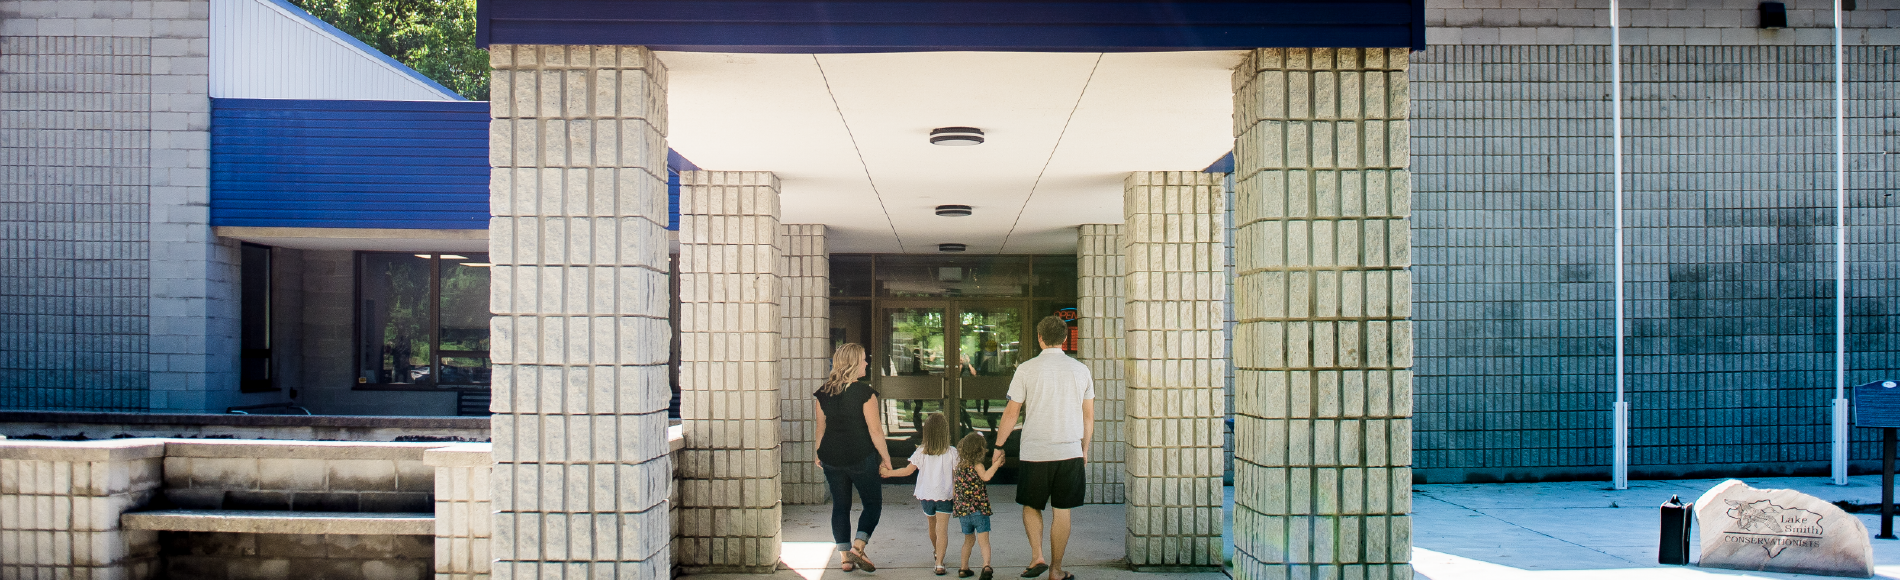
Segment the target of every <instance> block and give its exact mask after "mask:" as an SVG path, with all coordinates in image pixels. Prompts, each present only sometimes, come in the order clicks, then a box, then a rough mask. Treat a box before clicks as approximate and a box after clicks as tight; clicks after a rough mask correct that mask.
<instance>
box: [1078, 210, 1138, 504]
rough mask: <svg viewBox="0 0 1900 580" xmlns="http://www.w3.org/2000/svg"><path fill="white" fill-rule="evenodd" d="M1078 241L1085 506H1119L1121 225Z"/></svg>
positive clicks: (1084, 232) (1097, 228)
mask: <svg viewBox="0 0 1900 580" xmlns="http://www.w3.org/2000/svg"><path fill="white" fill-rule="evenodd" d="M1080 235H1081V238H1080V239H1079V240H1077V243H1076V256H1075V261H1076V266H1077V270H1078V272H1077V273H1078V274H1079V276H1078V277H1077V280H1076V284H1077V286H1078V287H1077V293H1076V297H1077V300H1076V304H1075V310H1076V318H1077V321H1076V324H1077V325H1078V326H1079V327H1080V328H1078V331H1079V334H1081V344H1080V345H1079V346H1080V347H1081V349H1080V352H1079V353H1077V354H1079V355H1081V356H1080V357H1079V358H1081V360H1082V364H1085V365H1088V367H1089V374H1090V375H1093V376H1094V377H1095V438H1094V439H1093V440H1092V441H1091V442H1090V443H1089V458H1088V502H1089V503H1122V502H1124V501H1127V500H1126V497H1127V496H1126V495H1125V494H1124V492H1123V489H1124V488H1123V484H1122V482H1123V480H1124V476H1126V475H1127V474H1128V470H1127V468H1126V467H1125V466H1124V464H1123V463H1122V461H1123V458H1124V457H1125V456H1126V455H1127V452H1128V447H1127V446H1126V445H1125V443H1126V440H1125V439H1123V437H1122V415H1123V410H1122V409H1123V406H1124V405H1123V402H1122V396H1123V385H1124V382H1125V381H1123V380H1122V372H1123V371H1124V370H1126V367H1125V365H1124V364H1123V363H1124V360H1123V359H1124V358H1126V355H1125V354H1124V350H1123V345H1124V344H1125V343H1126V342H1127V341H1126V340H1124V339H1125V336H1124V335H1123V330H1122V309H1123V307H1125V306H1126V304H1125V299H1124V298H1123V288H1122V286H1123V277H1124V270H1123V266H1122V226H1121V224H1082V227H1081V232H1080Z"/></svg>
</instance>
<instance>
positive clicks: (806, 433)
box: [778, 224, 831, 505]
mask: <svg viewBox="0 0 1900 580" xmlns="http://www.w3.org/2000/svg"><path fill="white" fill-rule="evenodd" d="M778 240H779V242H778V246H779V252H780V254H781V257H780V259H779V316H780V317H781V318H782V319H783V320H784V322H783V323H782V324H781V325H780V327H779V328H780V330H779V360H780V363H779V372H780V373H781V375H782V376H781V377H780V378H779V384H780V388H779V459H780V462H781V463H782V465H783V466H782V467H781V468H780V469H779V476H780V477H782V478H783V481H782V483H781V484H780V488H781V489H782V490H783V491H782V492H781V496H782V497H783V501H784V503H785V504H787V505H793V504H821V503H825V502H826V501H827V493H826V487H825V473H824V471H823V470H821V469H819V468H818V466H816V465H812V459H813V458H814V457H815V456H816V455H815V454H816V453H817V452H818V450H817V448H816V447H814V446H813V445H812V437H813V435H814V429H816V427H817V420H818V419H817V417H816V416H815V415H814V414H815V413H817V410H816V409H814V408H813V405H812V396H811V394H812V393H813V392H815V391H817V390H818V387H819V386H820V385H823V384H824V382H825V377H826V376H828V375H829V374H830V373H831V258H830V254H829V253H828V252H826V250H825V226H824V224H785V225H781V226H779V238H778Z"/></svg>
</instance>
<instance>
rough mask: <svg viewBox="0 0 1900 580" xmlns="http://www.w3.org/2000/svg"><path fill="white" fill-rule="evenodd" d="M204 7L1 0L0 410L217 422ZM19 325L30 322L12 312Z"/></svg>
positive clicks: (227, 326) (226, 280)
mask: <svg viewBox="0 0 1900 580" xmlns="http://www.w3.org/2000/svg"><path fill="white" fill-rule="evenodd" d="M208 7H209V3H208V0H177V1H163V2H134V1H129V0H128V1H98V2H43V1H38V0H7V1H5V2H0V54H3V55H5V56H4V57H0V70H4V71H5V72H6V73H7V77H8V79H9V80H8V81H7V88H6V90H7V92H8V94H9V95H13V96H12V97H10V98H9V99H8V100H7V102H6V103H4V104H0V108H3V109H4V110H3V111H0V114H4V115H5V116H7V118H8V119H10V120H9V122H7V123H5V124H3V125H0V127H4V128H0V132H4V133H5V139H4V142H6V143H9V144H11V145H8V146H7V153H8V154H7V155H5V158H6V159H8V161H6V162H5V163H6V165H4V166H0V172H4V174H5V177H4V178H3V179H0V183H4V184H5V185H0V227H4V228H5V229H6V230H7V231H8V232H9V234H8V235H6V236H4V237H5V238H6V239H7V242H6V243H4V244H0V271H5V272H8V273H10V274H9V276H11V277H9V278H6V280H7V281H6V282H4V283H0V298H4V299H5V300H7V301H9V302H18V303H19V304H20V307H18V308H16V309H12V310H11V311H12V312H17V313H19V314H12V315H8V319H7V320H6V323H5V324H0V328H3V329H5V330H0V352H5V353H9V354H8V356H4V357H0V361H5V362H0V386H4V387H5V388H0V393H5V395H0V396H3V397H5V399H0V405H5V406H7V407H12V408H38V409H83V410H101V411H103V410H133V411H144V410H165V411H205V410H216V411H222V410H223V408H224V407H226V406H229V405H231V404H234V403H236V402H238V401H241V400H242V398H241V397H239V396H238V395H237V379H236V374H235V369H236V354H237V346H238V345H237V332H236V328H237V325H236V313H237V305H236V300H235V292H234V286H235V283H236V279H235V275H234V274H235V264H236V255H235V249H236V246H235V245H233V244H231V243H228V242H220V241H218V240H216V239H215V238H214V237H213V236H212V235H211V229H210V227H209V225H208V222H207V220H208V219H209V215H208V213H207V208H206V205H207V201H208V199H209V193H208V189H207V185H208V182H209V164H210V162H209V159H210V156H209V153H208V151H209V146H210V138H209V128H210V100H209V98H208V97H207V91H208V86H209V85H208V82H207V77H206V73H207V70H208V68H209V65H208V57H207V48H208V42H207V31H208V28H209V25H208V23H207V21H206V17H207V14H208ZM28 313H31V314H28Z"/></svg>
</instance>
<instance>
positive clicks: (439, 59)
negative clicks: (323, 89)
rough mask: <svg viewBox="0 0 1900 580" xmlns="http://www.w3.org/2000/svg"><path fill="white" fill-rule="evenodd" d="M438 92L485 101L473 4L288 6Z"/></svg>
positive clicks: (332, 1)
mask: <svg viewBox="0 0 1900 580" xmlns="http://www.w3.org/2000/svg"><path fill="white" fill-rule="evenodd" d="M290 2H291V3H292V4H296V5H297V6H299V7H302V8H303V9H304V10H307V11H309V12H310V14H312V15H314V16H316V17H317V18H318V19H319V20H322V21H324V22H328V23H330V25H331V26H335V27H337V29H339V30H342V31H343V32H346V33H348V34H349V35H350V36H354V37H356V39H357V40H361V41H363V43H364V44H368V45H370V46H371V47H373V48H375V49H376V50H380V51H382V52H383V54H387V55H389V56H391V57H393V58H395V59H396V60H397V61H399V62H401V63H403V64H406V65H409V68H413V69H416V71H417V72H420V73H422V74H423V76H427V77H429V78H431V79H435V82H438V83H442V86H445V87H448V88H449V90H452V91H455V92H456V93H459V94H461V95H462V96H464V97H468V98H469V99H472V100H477V101H486V100H488V71H489V68H488V51H485V50H482V49H480V48H478V47H476V46H475V0H290Z"/></svg>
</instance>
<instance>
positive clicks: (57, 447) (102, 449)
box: [0, 439, 165, 463]
mask: <svg viewBox="0 0 1900 580" xmlns="http://www.w3.org/2000/svg"><path fill="white" fill-rule="evenodd" d="M164 456H165V440H163V439H109V440H104V441H23V440H19V439H6V440H0V459H19V460H29V461H66V462H75V463H79V462H91V461H133V460H138V459H152V458H156V457H164Z"/></svg>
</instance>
